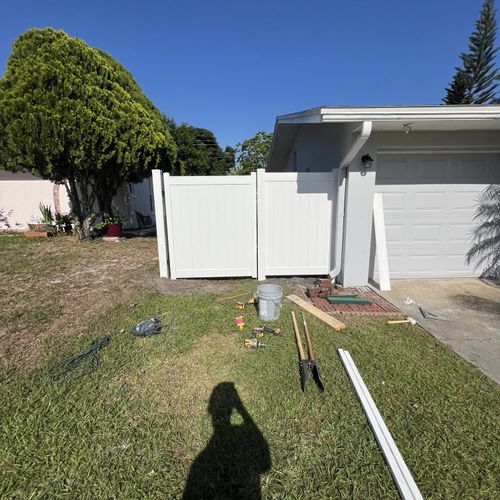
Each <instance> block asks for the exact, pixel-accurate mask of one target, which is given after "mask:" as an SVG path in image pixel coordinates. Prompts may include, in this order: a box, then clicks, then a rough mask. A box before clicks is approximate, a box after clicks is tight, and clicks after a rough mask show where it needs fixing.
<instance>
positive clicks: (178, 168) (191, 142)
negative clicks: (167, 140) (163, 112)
mask: <svg viewBox="0 0 500 500" xmlns="http://www.w3.org/2000/svg"><path fill="white" fill-rule="evenodd" d="M170 130H171V133H172V136H173V138H174V140H175V143H176V145H177V160H176V161H175V163H174V166H173V170H172V172H173V173H174V174H175V175H225V174H227V173H228V172H229V171H230V170H231V169H232V168H233V167H234V149H233V148H231V147H229V146H228V147H226V148H225V150H222V148H221V147H220V146H219V144H218V142H217V139H216V138H215V135H214V134H213V133H212V132H211V131H210V130H207V129H205V128H198V127H193V126H191V125H188V124H186V123H183V124H181V125H180V126H178V127H177V126H175V125H174V127H173V128H171V129H170Z"/></svg>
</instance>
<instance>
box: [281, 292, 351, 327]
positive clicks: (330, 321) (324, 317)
mask: <svg viewBox="0 0 500 500" xmlns="http://www.w3.org/2000/svg"><path fill="white" fill-rule="evenodd" d="M287 299H288V300H291V301H292V302H293V303H294V304H297V305H298V306H299V307H301V308H302V309H304V311H307V312H308V313H311V314H312V315H313V316H316V318H318V319H320V320H321V321H323V323H326V324H327V325H328V326H331V327H332V328H333V329H334V330H342V329H343V328H345V325H344V323H342V321H339V320H337V319H335V318H332V317H331V316H330V315H329V314H326V312H323V311H322V310H321V309H318V308H317V307H315V306H313V305H312V304H309V302H306V301H305V300H302V299H301V298H300V297H297V295H288V297H287Z"/></svg>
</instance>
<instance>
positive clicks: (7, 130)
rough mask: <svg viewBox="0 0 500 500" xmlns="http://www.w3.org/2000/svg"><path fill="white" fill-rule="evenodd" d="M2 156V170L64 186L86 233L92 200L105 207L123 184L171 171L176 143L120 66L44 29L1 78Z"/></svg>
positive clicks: (16, 48) (26, 41)
mask: <svg viewBox="0 0 500 500" xmlns="http://www.w3.org/2000/svg"><path fill="white" fill-rule="evenodd" d="M0 157H1V158H2V164H1V165H0V168H3V169H6V170H11V171H19V170H23V169H25V170H30V171H31V172H32V173H33V174H35V175H39V176H41V177H43V178H45V179H50V180H53V181H56V182H61V183H64V184H65V185H66V187H67V189H68V195H69V197H70V201H71V205H72V210H73V212H74V215H75V216H76V218H77V221H78V223H79V225H80V227H81V228H82V230H83V232H84V233H85V235H86V234H87V233H88V223H89V217H90V214H91V213H92V211H93V205H94V203H95V201H98V203H99V205H100V208H101V209H108V210H109V209H110V206H111V200H112V198H113V196H114V195H115V194H116V191H117V189H118V187H119V185H120V184H121V183H122V182H123V181H124V180H131V181H134V180H139V179H141V178H142V177H144V176H146V175H147V173H148V172H149V170H150V169H151V168H163V169H166V170H170V168H171V166H172V164H173V163H174V161H175V157H176V146H175V143H174V141H173V139H172V137H171V135H170V133H169V131H168V130H167V127H166V125H165V121H164V118H163V116H162V114H161V113H160V112H159V111H158V110H157V109H156V108H155V106H154V105H153V104H152V103H151V101H149V99H148V98H147V97H146V96H145V95H144V94H143V92H142V90H141V89H140V87H139V86H138V85H137V83H136V82H135V81H134V79H133V77H132V75H131V74H130V73H129V72H128V71H127V70H126V69H125V68H124V67H123V66H122V65H121V64H120V63H118V62H117V61H115V60H114V59H113V58H112V57H111V56H110V55H109V54H107V53H105V52H103V51H102V50H99V49H95V48H92V47H89V46H88V45H87V44H86V43H85V42H83V41H82V40H79V39H76V38H72V37H70V36H68V35H67V34H66V33H64V32H63V31H59V30H54V29H52V28H46V29H32V30H29V31H27V32H26V33H24V34H23V35H21V36H20V37H19V38H18V39H17V40H16V41H15V43H14V45H13V49H12V53H11V56H10V58H9V60H8V63H7V70H6V72H5V74H4V76H3V77H2V79H1V80H0Z"/></svg>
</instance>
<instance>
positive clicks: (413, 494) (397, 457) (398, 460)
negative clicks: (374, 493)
mask: <svg viewBox="0 0 500 500" xmlns="http://www.w3.org/2000/svg"><path fill="white" fill-rule="evenodd" d="M338 353H339V356H340V358H341V359H342V363H343V364H344V367H345V369H346V371H347V373H348V375H349V378H350V379H351V382H352V385H353V386H354V389H355V390H356V393H357V395H358V398H359V400H360V402H361V405H362V406H363V410H364V411H365V414H366V417H367V418H368V422H369V423H370V426H371V428H372V429H373V433H374V434H375V439H376V440H377V442H378V444H379V446H380V448H381V450H382V453H383V455H384V457H385V460H386V462H387V464H388V465H389V469H390V470H391V474H392V477H393V478H394V482H395V483H396V486H397V488H398V490H399V493H400V495H401V497H402V498H403V499H404V500H423V497H422V494H421V493H420V490H419V489H418V486H417V484H416V483H415V480H414V479H413V477H412V475H411V472H410V469H408V466H407V465H406V463H405V461H404V459H403V457H402V456H401V453H400V452H399V450H398V447H397V446H396V443H395V442H394V439H393V438H392V436H391V433H390V432H389V429H388V428H387V426H386V425H385V422H384V420H383V418H382V415H380V412H379V411H378V408H377V406H376V405H375V402H374V401H373V398H372V397H371V395H370V392H369V391H368V388H367V387H366V385H365V383H364V381H363V379H362V378H361V375H360V374H359V371H358V369H357V368H356V365H355V364H354V361H353V359H352V357H351V355H350V353H349V352H348V351H345V350H343V349H338Z"/></svg>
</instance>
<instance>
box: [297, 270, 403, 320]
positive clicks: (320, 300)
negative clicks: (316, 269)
mask: <svg viewBox="0 0 500 500" xmlns="http://www.w3.org/2000/svg"><path fill="white" fill-rule="evenodd" d="M314 284H315V286H313V287H309V288H308V289H307V291H306V295H307V296H308V297H309V298H310V299H311V302H312V303H313V304H314V305H315V306H316V307H317V308H319V309H321V310H322V311H325V312H327V313H335V314H346V313H351V314H353V313H354V314H390V315H400V314H401V311H400V310H399V309H398V308H397V307H396V306H393V305H392V304H391V303H390V302H388V301H387V300H385V299H384V298H383V297H381V296H380V295H378V294H377V293H376V292H375V291H373V290H372V289H371V288H370V287H367V286H361V287H355V288H343V287H341V286H340V285H335V284H332V282H331V281H330V280H328V279H319V280H316V281H315V282H314ZM329 295H337V296H342V295H357V296H358V297H359V298H360V299H366V300H369V301H370V302H371V304H370V305H368V304H330V303H329V302H328V300H327V298H328V296H329Z"/></svg>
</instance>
